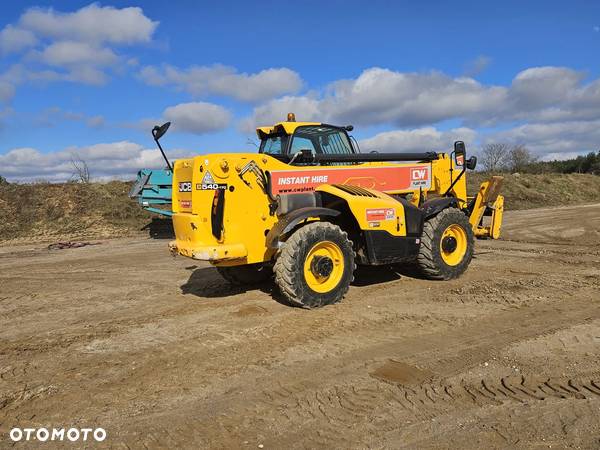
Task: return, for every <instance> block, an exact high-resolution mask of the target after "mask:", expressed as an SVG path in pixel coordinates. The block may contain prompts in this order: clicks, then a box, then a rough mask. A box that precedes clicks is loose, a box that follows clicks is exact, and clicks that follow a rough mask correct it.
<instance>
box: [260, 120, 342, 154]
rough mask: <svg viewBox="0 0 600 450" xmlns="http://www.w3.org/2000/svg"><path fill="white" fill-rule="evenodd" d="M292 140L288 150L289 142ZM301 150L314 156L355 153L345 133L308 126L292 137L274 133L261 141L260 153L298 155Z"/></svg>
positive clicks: (339, 130)
mask: <svg viewBox="0 0 600 450" xmlns="http://www.w3.org/2000/svg"><path fill="white" fill-rule="evenodd" d="M290 138H291V140H292V142H291V145H290V146H289V148H288V143H289V140H290ZM300 150H310V152H311V153H314V154H349V153H354V149H353V147H352V144H351V143H350V139H348V135H347V134H346V132H345V131H343V130H341V129H339V128H336V127H331V126H321V125H307V126H301V127H298V128H297V129H296V131H295V132H294V134H293V135H292V136H289V135H287V134H285V133H273V134H269V135H267V136H265V137H263V138H262V139H261V141H260V153H267V154H269V155H283V154H288V153H290V154H292V155H294V154H296V153H297V152H299V151H300Z"/></svg>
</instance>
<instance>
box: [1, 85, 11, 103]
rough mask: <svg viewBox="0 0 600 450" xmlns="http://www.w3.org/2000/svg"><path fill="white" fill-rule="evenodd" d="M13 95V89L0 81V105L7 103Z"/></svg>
mask: <svg viewBox="0 0 600 450" xmlns="http://www.w3.org/2000/svg"><path fill="white" fill-rule="evenodd" d="M14 95H15V87H14V86H13V85H12V84H11V83H9V82H8V81H3V80H2V79H0V103H8V102H9V101H10V100H11V99H12V98H13V96H14Z"/></svg>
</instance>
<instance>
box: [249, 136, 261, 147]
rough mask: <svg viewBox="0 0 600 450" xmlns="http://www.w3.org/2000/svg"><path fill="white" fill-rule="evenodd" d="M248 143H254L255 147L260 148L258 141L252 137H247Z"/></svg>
mask: <svg viewBox="0 0 600 450" xmlns="http://www.w3.org/2000/svg"><path fill="white" fill-rule="evenodd" d="M246 145H252V146H253V147H256V148H258V147H259V145H258V142H256V139H252V138H251V137H247V138H246Z"/></svg>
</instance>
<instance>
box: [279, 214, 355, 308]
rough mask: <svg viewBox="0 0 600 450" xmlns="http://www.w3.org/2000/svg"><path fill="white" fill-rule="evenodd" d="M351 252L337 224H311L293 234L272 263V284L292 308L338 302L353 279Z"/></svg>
mask: <svg viewBox="0 0 600 450" xmlns="http://www.w3.org/2000/svg"><path fill="white" fill-rule="evenodd" d="M355 268H356V265H355V263H354V250H353V249H352V242H351V241H350V240H348V235H347V234H346V233H345V232H344V231H342V229H341V228H340V227H338V226H337V225H333V224H331V223H328V222H313V223H309V224H308V225H305V226H303V227H302V228H300V229H298V230H297V231H295V232H294V233H293V234H292V235H291V236H290V237H289V239H288V240H287V241H286V242H285V244H284V245H283V248H282V250H281V253H280V254H279V257H278V258H277V261H276V262H275V267H274V272H275V282H276V283H277V285H278V286H279V289H280V290H281V293H282V294H283V295H284V296H285V298H286V299H287V300H288V301H289V302H290V303H291V304H292V305H296V306H301V307H304V308H317V307H320V306H324V305H331V304H333V303H337V302H339V301H340V300H341V299H342V298H343V297H344V295H345V294H346V292H348V288H349V286H350V283H351V282H352V280H353V279H354V269H355Z"/></svg>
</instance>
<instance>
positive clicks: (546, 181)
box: [467, 173, 600, 209]
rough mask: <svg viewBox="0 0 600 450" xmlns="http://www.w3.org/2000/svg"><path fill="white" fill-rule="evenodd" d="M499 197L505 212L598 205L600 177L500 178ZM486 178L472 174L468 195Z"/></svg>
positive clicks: (559, 175) (586, 175)
mask: <svg viewBox="0 0 600 450" xmlns="http://www.w3.org/2000/svg"><path fill="white" fill-rule="evenodd" d="M503 176H504V185H503V187H502V195H504V198H505V206H506V209H530V208H543V207H546V206H562V205H575V204H582V203H596V202H599V201H600V177H599V176H597V175H589V174H568V175H565V174H557V173H551V174H539V175H534V174H503ZM489 177H490V175H489V174H483V173H473V174H469V176H468V178H467V185H468V189H469V194H470V195H474V193H475V192H476V191H477V189H478V188H479V185H480V184H481V182H482V181H484V180H486V179H488V178H489Z"/></svg>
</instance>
